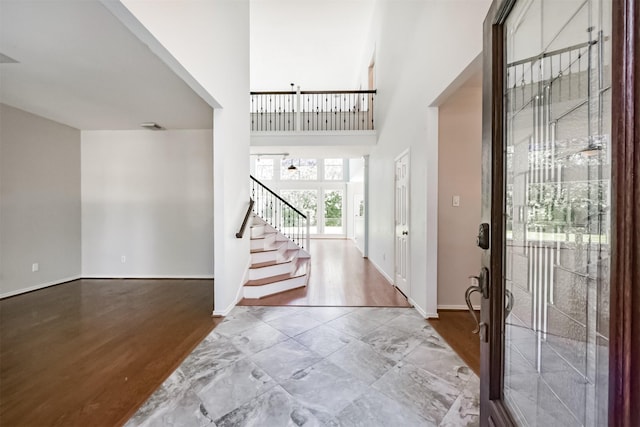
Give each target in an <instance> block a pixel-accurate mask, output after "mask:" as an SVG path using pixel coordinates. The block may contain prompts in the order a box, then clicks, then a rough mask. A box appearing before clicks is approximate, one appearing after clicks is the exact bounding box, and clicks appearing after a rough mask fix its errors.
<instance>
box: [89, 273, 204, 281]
mask: <svg viewBox="0 0 640 427" xmlns="http://www.w3.org/2000/svg"><path fill="white" fill-rule="evenodd" d="M79 278H80V279H125V280H126V279H150V280H154V279H176V280H181V279H182V280H196V279H205V280H212V279H213V275H208V274H206V275H200V274H195V275H190V276H189V275H187V276H185V275H133V276H129V275H127V276H101V275H95V276H94V275H89V276H84V275H83V276H82V277H79Z"/></svg>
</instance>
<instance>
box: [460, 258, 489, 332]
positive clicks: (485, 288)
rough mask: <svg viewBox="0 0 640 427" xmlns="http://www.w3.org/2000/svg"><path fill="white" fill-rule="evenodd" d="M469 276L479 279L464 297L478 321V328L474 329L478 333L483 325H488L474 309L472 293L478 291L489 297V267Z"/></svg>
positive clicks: (483, 296)
mask: <svg viewBox="0 0 640 427" xmlns="http://www.w3.org/2000/svg"><path fill="white" fill-rule="evenodd" d="M469 278H470V279H471V278H475V279H476V280H477V281H478V286H469V287H468V288H467V290H466V291H465V293H464V299H465V301H466V303H467V307H468V308H469V313H471V316H473V319H474V320H475V321H476V328H475V329H474V330H473V333H474V334H477V333H478V332H480V330H481V329H482V327H483V325H484V326H485V327H486V325H485V324H484V322H483V323H481V322H480V319H479V318H478V316H477V315H476V312H475V310H474V309H473V305H471V294H472V293H474V292H478V293H480V294H481V295H482V298H485V299H487V298H489V269H488V268H487V267H482V270H480V275H479V276H469ZM485 335H486V334H485ZM483 340H484V338H483Z"/></svg>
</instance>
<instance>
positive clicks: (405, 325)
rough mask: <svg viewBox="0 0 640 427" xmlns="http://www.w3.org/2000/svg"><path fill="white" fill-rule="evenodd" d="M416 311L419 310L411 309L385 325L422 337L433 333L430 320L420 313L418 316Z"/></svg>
mask: <svg viewBox="0 0 640 427" xmlns="http://www.w3.org/2000/svg"><path fill="white" fill-rule="evenodd" d="M416 313H417V312H416V311H415V310H409V311H407V312H405V313H403V314H402V315H400V316H397V317H395V318H394V319H392V320H390V321H389V322H387V323H386V324H385V325H386V326H389V327H391V328H395V329H399V330H401V331H404V332H407V333H410V334H416V335H418V336H421V337H426V336H428V335H430V334H432V333H433V332H434V330H433V328H432V327H431V325H430V324H429V322H427V320H426V319H424V318H422V316H420V314H418V315H417V316H416Z"/></svg>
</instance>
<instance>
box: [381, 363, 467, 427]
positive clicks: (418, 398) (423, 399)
mask: <svg viewBox="0 0 640 427" xmlns="http://www.w3.org/2000/svg"><path fill="white" fill-rule="evenodd" d="M373 387H374V388H375V389H377V390H378V391H380V392H382V393H384V394H386V395H387V396H388V397H390V398H392V399H394V400H396V401H398V402H403V403H404V404H405V405H406V406H408V407H410V408H411V409H412V410H413V411H414V412H416V413H417V414H418V415H420V416H422V417H423V418H425V419H427V420H428V421H429V422H432V423H434V424H439V423H440V421H441V420H442V419H443V418H444V416H445V415H446V414H447V412H449V409H450V408H451V406H452V405H453V402H455V400H456V399H457V398H458V396H459V395H460V393H461V392H462V390H459V389H456V388H454V387H452V386H451V385H450V384H449V383H447V382H445V381H443V380H441V379H440V378H438V377H436V376H434V375H433V374H430V373H429V372H426V371H424V370H422V369H420V368H418V367H416V366H413V365H411V364H404V365H403V364H398V365H396V367H394V368H392V369H391V370H389V372H387V373H386V374H385V375H383V376H382V378H380V379H379V380H378V381H376V382H375V383H374V384H373Z"/></svg>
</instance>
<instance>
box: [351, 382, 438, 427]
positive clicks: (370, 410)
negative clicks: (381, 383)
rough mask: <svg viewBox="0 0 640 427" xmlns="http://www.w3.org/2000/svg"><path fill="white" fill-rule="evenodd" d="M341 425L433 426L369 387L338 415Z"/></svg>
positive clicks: (364, 426) (383, 426)
mask: <svg viewBox="0 0 640 427" xmlns="http://www.w3.org/2000/svg"><path fill="white" fill-rule="evenodd" d="M338 421H339V422H340V425H341V426H342V427H389V426H402V427H431V426H433V427H435V426H436V424H433V423H431V422H429V421H427V420H425V419H424V418H422V417H421V416H419V415H418V414H415V413H413V412H412V411H411V410H409V408H407V407H406V406H404V405H402V404H400V403H398V402H396V401H395V400H393V399H390V398H389V397H387V396H385V395H384V394H382V393H380V392H378V391H376V390H373V389H371V388H370V389H369V390H368V391H367V392H366V393H365V394H363V395H362V396H360V397H359V398H357V399H356V400H355V401H354V402H353V403H352V404H351V405H349V406H347V407H346V408H345V409H344V410H343V411H342V412H340V414H339V415H338Z"/></svg>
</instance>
